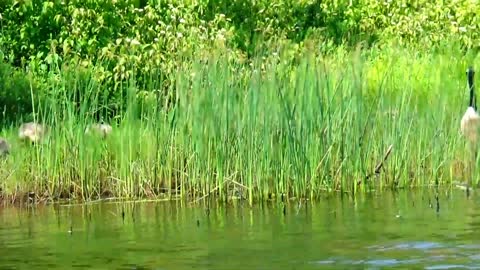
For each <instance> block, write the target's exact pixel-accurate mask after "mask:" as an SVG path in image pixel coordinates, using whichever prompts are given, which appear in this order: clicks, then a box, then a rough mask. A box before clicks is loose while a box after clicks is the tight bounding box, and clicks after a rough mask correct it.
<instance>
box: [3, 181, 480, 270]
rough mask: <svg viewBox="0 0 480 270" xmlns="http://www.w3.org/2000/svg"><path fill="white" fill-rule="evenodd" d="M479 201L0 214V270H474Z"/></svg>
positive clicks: (103, 206)
mask: <svg viewBox="0 0 480 270" xmlns="http://www.w3.org/2000/svg"><path fill="white" fill-rule="evenodd" d="M479 201H480V198H478V197H477V196H476V193H475V192H472V193H471V194H470V196H469V197H467V196H465V192H461V191H443V192H440V193H438V199H436V193H435V192H433V191H431V190H430V191H408V192H407V191H405V192H396V193H388V192H382V193H379V194H366V195H358V197H357V198H356V199H352V198H348V197H343V198H341V197H340V196H330V197H325V198H322V199H321V200H320V201H318V202H314V203H305V202H301V203H299V202H298V201H289V202H287V203H286V207H285V208H284V204H283V203H263V204H259V205H256V206H254V207H249V206H248V205H247V204H242V203H237V205H236V206H225V205H223V204H214V203H210V204H209V207H208V210H207V209H206V207H205V205H206V204H199V205H194V206H193V205H190V204H187V203H183V202H158V203H151V202H148V203H111V202H110V203H107V202H105V203H99V204H92V205H78V206H67V205H64V206H59V205H52V206H36V207H34V208H3V209H0V252H1V255H0V268H1V269H14V268H15V269H18V268H21V269H22V268H27V267H28V268H32V269H35V268H37V269H71V268H75V269H79V268H85V269H352V268H353V269H355V268H362V269H365V268H366V269H383V268H385V267H388V268H402V269H410V268H415V269H418V268H423V269H451V268H455V269H458V268H465V269H477V268H480V254H479V253H478V250H479V249H480V238H478V237H476V236H477V235H478V233H477V232H478V231H479V229H480V208H479V207H478V205H479V204H478V202H479Z"/></svg>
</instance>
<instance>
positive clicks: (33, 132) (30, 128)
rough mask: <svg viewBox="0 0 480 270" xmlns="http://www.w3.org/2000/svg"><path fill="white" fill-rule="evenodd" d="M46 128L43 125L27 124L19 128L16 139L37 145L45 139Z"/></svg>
mask: <svg viewBox="0 0 480 270" xmlns="http://www.w3.org/2000/svg"><path fill="white" fill-rule="evenodd" d="M46 133H47V128H46V126H44V125H41V124H38V123H34V122H29V123H24V124H22V125H21V126H20V129H19V132H18V137H19V138H20V140H29V141H30V142H32V143H38V142H40V141H41V140H43V138H44V137H45V135H46Z"/></svg>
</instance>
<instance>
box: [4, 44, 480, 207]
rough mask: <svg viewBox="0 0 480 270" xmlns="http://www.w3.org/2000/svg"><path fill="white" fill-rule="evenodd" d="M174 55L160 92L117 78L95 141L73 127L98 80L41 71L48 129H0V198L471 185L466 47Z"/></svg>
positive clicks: (253, 197)
mask: <svg viewBox="0 0 480 270" xmlns="http://www.w3.org/2000/svg"><path fill="white" fill-rule="evenodd" d="M183 60H184V61H179V63H178V65H177V72H176V73H175V77H174V78H170V82H171V83H170V84H169V85H168V87H165V86H162V85H159V81H160V80H159V78H160V76H161V74H159V75H158V77H152V78H147V79H148V80H147V81H148V83H147V84H146V85H147V87H146V89H140V88H139V87H138V86H137V84H136V82H135V80H134V79H131V80H129V81H128V82H126V83H124V84H118V87H119V90H118V93H120V94H121V95H124V98H123V99H122V100H125V102H126V106H125V107H124V109H122V110H121V111H120V112H119V113H117V114H116V116H115V117H113V118H111V119H107V120H108V121H110V123H112V125H113V132H112V134H111V136H109V137H108V138H106V139H101V138H98V137H94V136H90V135H86V134H85V132H84V131H85V127H86V125H87V124H89V123H93V122H94V120H93V117H91V116H90V113H89V112H91V111H99V110H100V111H101V110H102V109H103V105H104V103H105V102H108V99H107V97H103V96H102V93H103V92H102V89H103V86H102V85H101V84H100V83H98V82H96V81H95V80H94V79H93V76H92V78H91V79H89V77H88V76H87V79H85V76H83V77H82V76H80V75H79V74H77V73H76V72H77V71H76V70H75V69H68V70H67V69H63V68H59V69H58V70H56V71H52V74H51V77H52V80H51V81H52V83H51V84H50V87H51V88H52V89H51V91H49V93H53V94H51V95H50V96H49V97H48V99H47V101H46V102H44V103H42V104H43V105H42V106H37V107H35V110H36V115H37V116H38V121H39V122H42V123H45V124H47V125H48V126H50V127H51V131H50V133H49V135H48V136H47V137H46V138H45V141H44V142H43V143H40V144H37V145H29V144H25V143H21V142H19V141H18V139H16V136H17V126H18V125H12V126H9V127H6V128H4V130H3V131H2V133H1V135H4V136H5V137H6V138H7V139H9V141H10V142H11V145H12V151H11V155H10V156H9V157H8V158H7V159H5V160H0V162H1V166H0V179H1V180H0V187H1V192H2V194H3V195H2V196H3V198H4V199H5V200H7V199H8V201H15V200H19V199H25V198H26V196H27V195H26V194H28V193H30V194H31V195H30V197H32V196H33V197H36V198H37V200H39V199H45V200H49V201H51V200H59V199H66V198H69V199H75V200H81V201H88V200H95V199H99V198H105V197H115V198H159V197H163V198H165V197H166V198H172V199H173V198H187V199H190V200H201V199H203V198H206V197H208V196H211V197H215V198H218V199H219V200H223V201H227V200H229V199H234V198H242V199H246V200H248V201H249V202H250V203H252V202H254V201H257V200H266V199H272V198H292V197H296V198H308V199H316V198H318V196H320V195H321V194H322V193H324V192H348V193H351V194H354V193H357V192H364V191H371V190H382V189H385V188H413V187H419V186H438V185H451V184H452V183H454V182H455V181H461V182H462V181H465V182H469V183H471V184H476V183H477V180H476V179H478V171H477V170H474V167H475V165H474V164H475V161H474V160H472V158H471V155H470V154H469V152H468V149H467V148H466V145H465V143H464V140H463V138H462V137H461V135H460V133H459V120H460V117H461V115H462V114H463V111H464V109H465V108H466V104H467V91H466V80H465V69H466V67H467V66H468V65H470V64H472V63H475V62H474V61H475V56H474V55H473V54H472V55H471V54H467V55H464V54H461V53H460V52H459V51H458V53H456V54H455V53H453V52H452V53H445V54H442V53H431V54H418V53H416V52H413V51H408V50H402V49H383V50H381V51H373V50H371V51H367V50H360V49H359V50H354V51H346V50H342V49H341V48H340V49H338V51H337V52H335V53H332V54H331V55H329V56H322V55H319V54H316V53H314V50H311V49H310V50H305V51H303V52H302V53H300V54H298V55H292V54H289V53H288V51H282V50H279V51H278V53H274V54H269V55H266V56H263V57H258V58H256V60H255V61H252V62H251V63H241V62H240V61H236V60H232V59H231V58H229V55H228V53H218V52H217V53H211V54H209V55H208V56H207V57H193V58H191V59H189V60H188V61H187V60H185V59H183ZM90 72H93V71H90ZM87 73H88V72H87ZM155 89H164V90H162V91H157V90H155ZM36 98H37V96H36V94H35V93H33V92H32V101H33V102H34V103H35V101H36ZM72 100H76V102H73V101H72ZM140 100H141V102H140ZM105 115H107V113H105ZM389 149H390V150H391V152H389V153H388V152H387V150H389ZM387 153H388V155H387ZM383 160H384V161H383ZM32 194H34V195H32Z"/></svg>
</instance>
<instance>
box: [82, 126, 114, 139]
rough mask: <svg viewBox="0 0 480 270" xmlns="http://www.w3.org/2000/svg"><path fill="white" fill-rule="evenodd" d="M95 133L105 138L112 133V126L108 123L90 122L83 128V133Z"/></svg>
mask: <svg viewBox="0 0 480 270" xmlns="http://www.w3.org/2000/svg"><path fill="white" fill-rule="evenodd" d="M92 133H94V134H96V135H99V136H101V137H102V138H106V137H107V136H108V135H109V134H110V133H112V126H110V125H109V124H104V123H101V124H92V125H89V126H87V128H86V129H85V134H92Z"/></svg>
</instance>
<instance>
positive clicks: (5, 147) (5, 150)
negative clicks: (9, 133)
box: [0, 137, 10, 158]
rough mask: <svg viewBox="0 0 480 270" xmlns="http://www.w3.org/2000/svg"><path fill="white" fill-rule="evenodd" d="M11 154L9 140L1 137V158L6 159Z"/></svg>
mask: <svg viewBox="0 0 480 270" xmlns="http://www.w3.org/2000/svg"><path fill="white" fill-rule="evenodd" d="M9 154H10V145H9V144H8V142H7V140H6V139H4V138H2V137H0V157H2V158H3V157H6V156H8V155H9Z"/></svg>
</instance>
